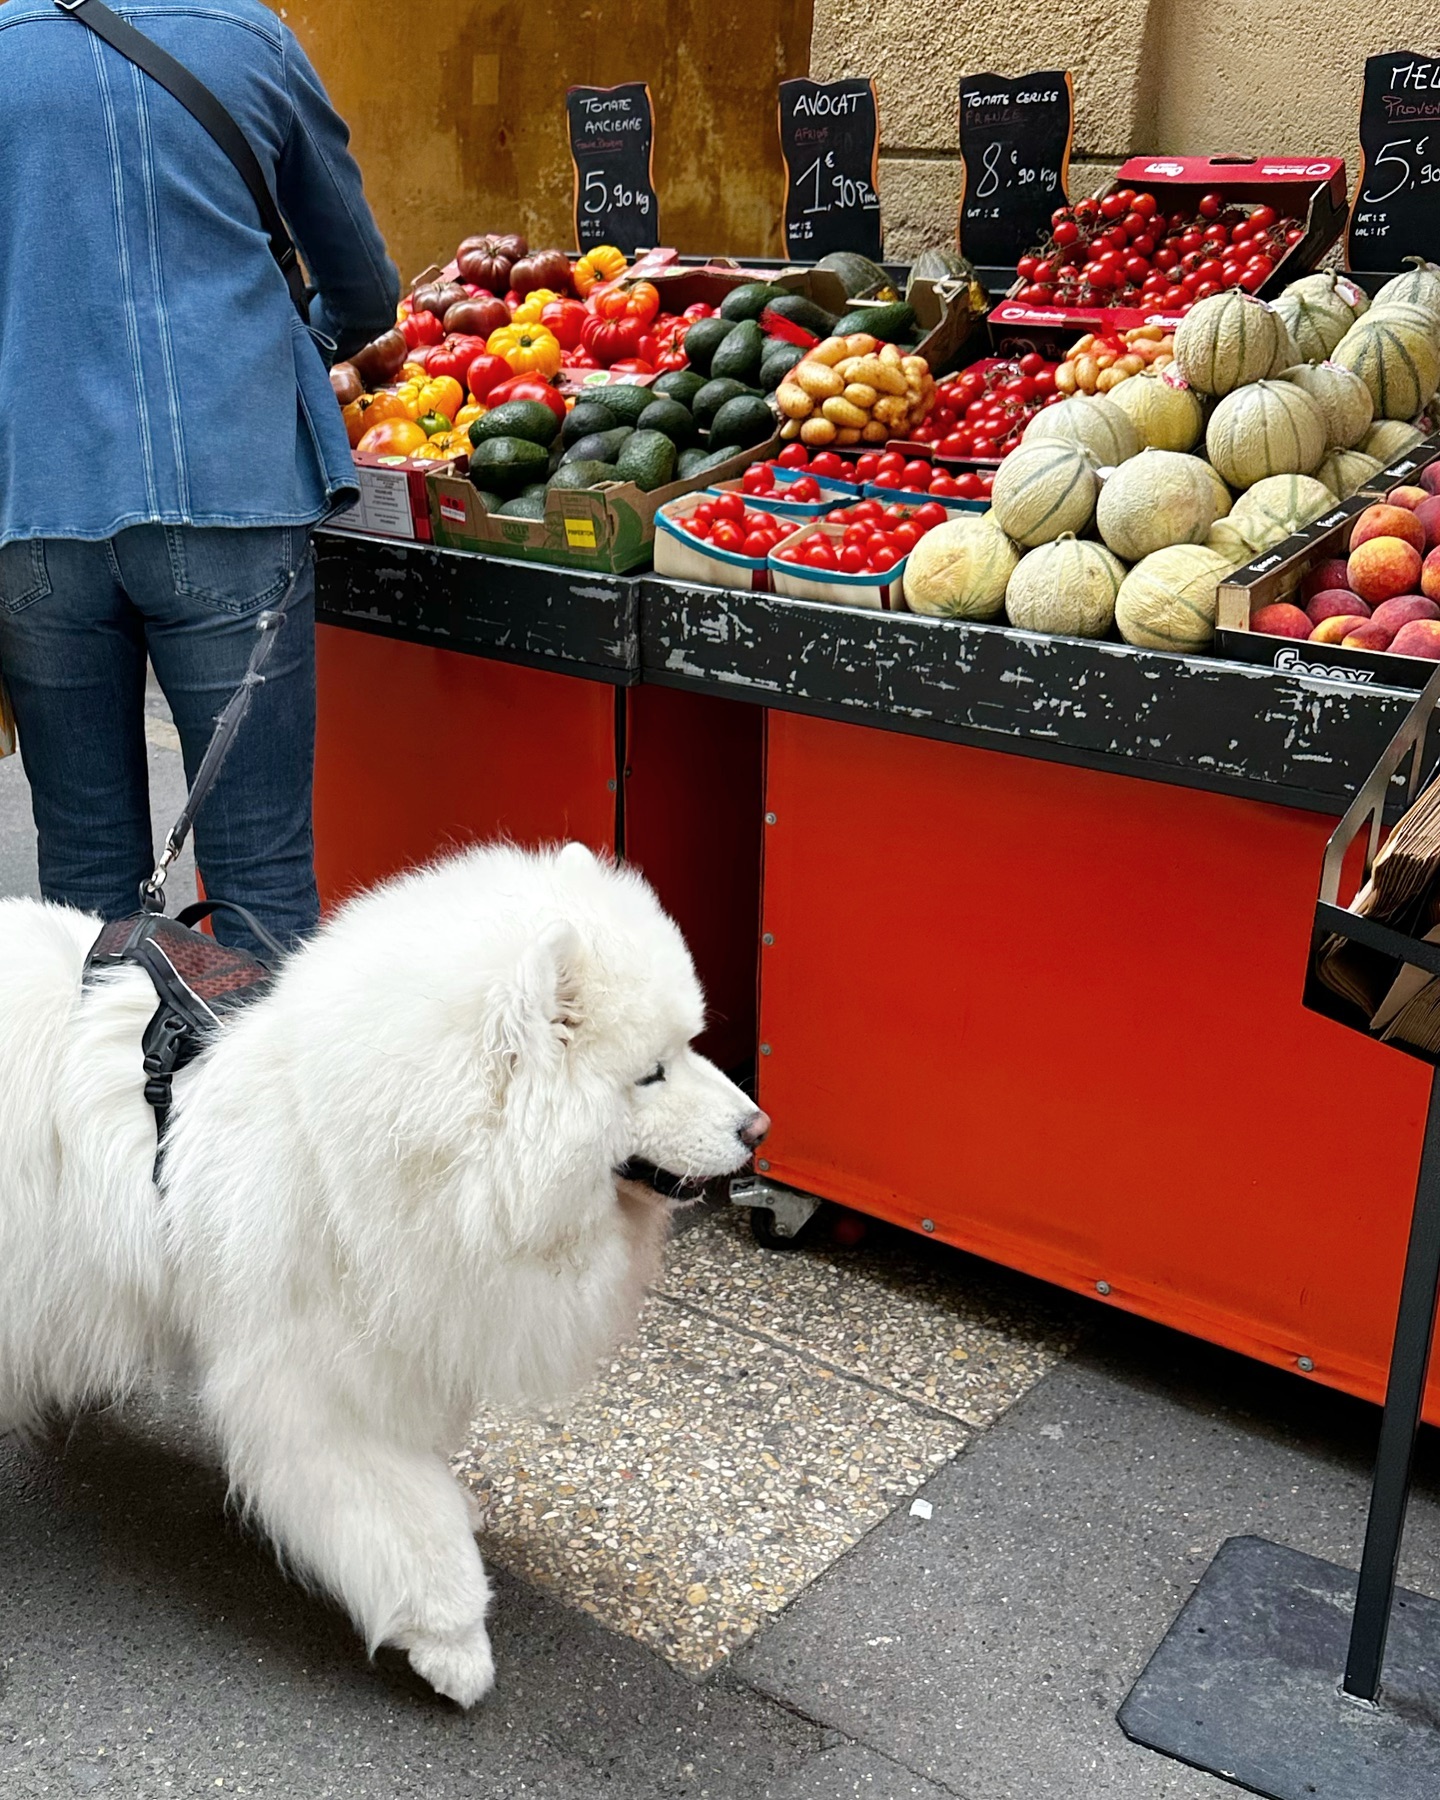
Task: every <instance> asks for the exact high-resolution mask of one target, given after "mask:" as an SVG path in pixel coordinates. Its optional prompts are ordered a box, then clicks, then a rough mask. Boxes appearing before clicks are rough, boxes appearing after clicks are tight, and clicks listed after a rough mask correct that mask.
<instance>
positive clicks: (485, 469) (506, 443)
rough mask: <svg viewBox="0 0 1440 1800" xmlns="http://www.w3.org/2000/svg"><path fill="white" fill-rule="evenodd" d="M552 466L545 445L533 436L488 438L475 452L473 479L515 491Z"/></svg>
mask: <svg viewBox="0 0 1440 1800" xmlns="http://www.w3.org/2000/svg"><path fill="white" fill-rule="evenodd" d="M496 411H497V412H498V411H499V408H498V407H497V408H496ZM485 416H486V417H487V418H488V417H489V416H490V415H489V414H488V413H487V414H486V415H485ZM549 465H550V454H549V452H548V451H547V450H546V449H545V446H544V445H543V444H532V443H531V442H530V440H529V438H522V437H492V438H485V439H483V440H482V441H481V442H480V443H478V444H477V445H476V446H475V448H474V450H473V451H472V452H471V455H470V479H471V481H472V482H474V484H475V486H476V487H479V486H480V485H481V484H482V482H483V484H484V485H485V486H486V487H487V488H494V489H495V490H496V491H497V492H499V493H502V494H515V493H518V492H519V490H520V489H521V488H523V487H526V486H528V485H529V483H530V482H532V481H536V480H538V479H539V478H540V477H541V476H543V475H544V473H545V471H546V469H547V468H548V467H549ZM477 477H478V478H479V479H477Z"/></svg>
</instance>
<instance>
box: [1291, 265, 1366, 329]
mask: <svg viewBox="0 0 1440 1800" xmlns="http://www.w3.org/2000/svg"><path fill="white" fill-rule="evenodd" d="M1290 294H1305V295H1307V296H1308V295H1322V294H1323V295H1329V296H1331V297H1333V298H1336V299H1339V300H1341V301H1343V302H1344V304H1345V305H1346V306H1348V307H1349V309H1350V315H1351V319H1352V321H1353V320H1355V319H1358V318H1359V317H1360V315H1361V314H1362V313H1363V312H1366V311H1368V310H1369V306H1370V296H1369V295H1368V294H1367V293H1366V292H1365V290H1364V288H1362V287H1361V286H1360V284H1359V283H1358V282H1356V281H1352V280H1351V279H1350V277H1349V276H1348V275H1339V274H1337V273H1336V272H1335V270H1334V269H1317V270H1316V271H1315V272H1314V274H1313V275H1299V276H1297V277H1296V279H1295V280H1294V281H1292V282H1291V283H1290V285H1289V287H1287V288H1286V289H1285V292H1284V293H1283V294H1282V295H1281V296H1280V298H1281V299H1282V300H1283V299H1285V298H1286V296H1287V295H1290Z"/></svg>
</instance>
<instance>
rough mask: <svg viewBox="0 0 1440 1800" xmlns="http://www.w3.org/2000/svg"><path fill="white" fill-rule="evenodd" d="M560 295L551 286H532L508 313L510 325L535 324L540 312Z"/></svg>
mask: <svg viewBox="0 0 1440 1800" xmlns="http://www.w3.org/2000/svg"><path fill="white" fill-rule="evenodd" d="M559 298H560V296H559V295H558V294H557V293H556V292H555V290H554V289H553V288H532V289H531V290H530V292H529V293H528V294H527V295H526V296H525V298H524V299H523V300H522V301H521V302H520V304H519V305H518V306H517V307H516V308H515V310H514V312H513V313H511V315H510V323H511V324H512V325H535V324H538V323H539V320H540V314H541V313H542V312H543V311H544V309H545V308H546V307H547V306H548V305H549V304H550V302H551V301H552V300H558V299H559Z"/></svg>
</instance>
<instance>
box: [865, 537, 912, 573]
mask: <svg viewBox="0 0 1440 1800" xmlns="http://www.w3.org/2000/svg"><path fill="white" fill-rule="evenodd" d="M903 554H904V553H903V551H900V550H897V549H896V547H895V545H894V544H893V543H891V541H890V539H889V538H888V537H877V538H876V539H875V540H874V542H873V543H872V544H871V545H870V554H869V556H868V557H867V558H866V561H867V562H868V564H869V566H870V568H871V569H872V570H873V572H874V573H875V574H876V575H883V574H885V573H887V572H888V571H889V570H891V569H893V568H894V567H895V565H896V563H898V562H899V560H900V558H901V556H902V555H903Z"/></svg>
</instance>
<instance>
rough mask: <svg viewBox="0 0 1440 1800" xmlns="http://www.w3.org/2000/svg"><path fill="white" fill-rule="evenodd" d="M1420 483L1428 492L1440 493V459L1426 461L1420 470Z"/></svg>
mask: <svg viewBox="0 0 1440 1800" xmlns="http://www.w3.org/2000/svg"><path fill="white" fill-rule="evenodd" d="M1420 485H1421V487H1423V488H1424V489H1425V491H1426V493H1427V494H1440V461H1436V462H1432V463H1426V465H1425V467H1424V468H1423V469H1422V470H1421V471H1420Z"/></svg>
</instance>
